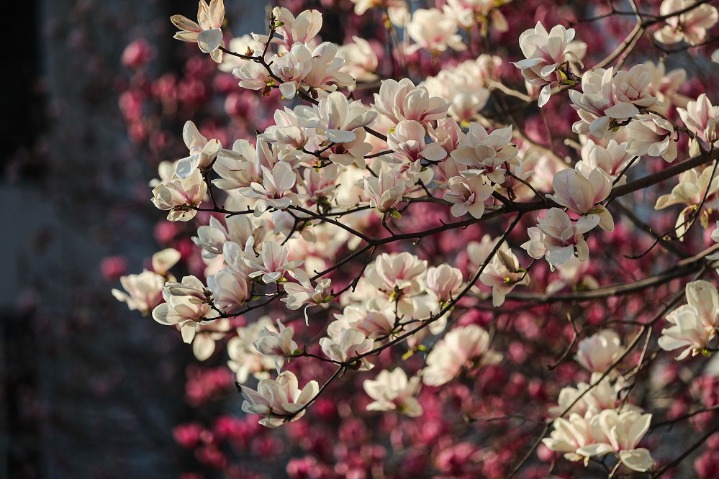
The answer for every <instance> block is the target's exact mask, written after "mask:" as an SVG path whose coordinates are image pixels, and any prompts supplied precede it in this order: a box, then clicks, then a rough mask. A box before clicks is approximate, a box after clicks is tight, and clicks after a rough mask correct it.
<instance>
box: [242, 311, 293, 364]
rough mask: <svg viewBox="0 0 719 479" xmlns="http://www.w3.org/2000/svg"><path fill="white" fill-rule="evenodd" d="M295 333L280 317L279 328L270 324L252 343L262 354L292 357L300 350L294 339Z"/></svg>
mask: <svg viewBox="0 0 719 479" xmlns="http://www.w3.org/2000/svg"><path fill="white" fill-rule="evenodd" d="M293 333H294V331H293V330H292V329H291V328H286V327H285V325H284V324H282V323H281V322H280V320H279V319H278V320H277V328H275V327H274V326H272V325H270V324H268V325H267V326H265V328H264V329H263V330H262V331H260V334H259V335H258V337H257V339H256V340H255V341H254V342H253V343H252V344H253V346H254V347H255V349H257V350H258V351H259V352H261V353H262V354H266V355H269V356H285V357H290V356H293V355H295V354H298V353H299V352H300V348H299V346H297V343H296V342H295V341H294V340H293V339H292V335H293Z"/></svg>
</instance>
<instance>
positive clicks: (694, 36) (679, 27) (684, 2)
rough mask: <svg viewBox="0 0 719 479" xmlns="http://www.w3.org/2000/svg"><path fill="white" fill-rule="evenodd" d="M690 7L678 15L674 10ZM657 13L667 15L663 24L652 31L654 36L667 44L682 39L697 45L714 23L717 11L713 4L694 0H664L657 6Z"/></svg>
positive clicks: (718, 16) (717, 15) (716, 18)
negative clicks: (699, 3) (694, 6)
mask: <svg viewBox="0 0 719 479" xmlns="http://www.w3.org/2000/svg"><path fill="white" fill-rule="evenodd" d="M692 5H696V8H692V9H690V10H688V11H686V12H684V13H681V14H679V15H672V14H673V13H674V12H678V11H681V10H685V9H687V8H689V7H691V6H692ZM659 14H660V15H662V16H668V18H667V19H665V20H664V22H665V25H664V26H663V27H662V28H660V29H659V30H657V31H655V32H654V38H655V39H656V40H657V41H659V42H662V43H664V44H667V45H672V44H674V43H679V42H681V41H682V40H684V41H686V42H687V43H688V44H690V45H698V44H700V43H702V42H703V41H704V39H705V38H706V34H707V30H708V29H710V28H711V27H713V26H714V25H716V23H717V20H718V19H719V12H717V9H716V7H714V6H713V5H708V4H706V3H705V4H702V5H698V2H696V1H695V0H664V1H663V2H662V5H661V7H659Z"/></svg>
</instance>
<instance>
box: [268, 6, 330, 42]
mask: <svg viewBox="0 0 719 479" xmlns="http://www.w3.org/2000/svg"><path fill="white" fill-rule="evenodd" d="M272 16H273V18H274V19H275V22H276V23H277V24H278V27H277V30H276V32H277V33H278V34H279V35H280V36H281V37H282V38H281V39H280V38H273V42H275V43H279V44H281V45H283V46H284V47H286V48H287V49H289V48H290V47H291V46H292V45H293V44H295V43H304V44H306V45H309V44H311V43H312V41H313V40H314V38H315V36H317V34H318V33H319V32H320V30H321V29H322V14H321V13H320V12H319V11H317V10H304V11H302V12H301V13H300V14H299V15H297V17H295V16H294V15H292V12H290V11H289V10H288V9H286V8H285V7H275V8H273V9H272Z"/></svg>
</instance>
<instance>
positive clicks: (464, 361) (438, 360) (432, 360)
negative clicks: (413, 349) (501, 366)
mask: <svg viewBox="0 0 719 479" xmlns="http://www.w3.org/2000/svg"><path fill="white" fill-rule="evenodd" d="M499 359H500V356H499V355H498V354H497V353H495V352H493V351H490V350H489V333H487V331H486V330H484V329H483V328H481V327H480V326H477V325H476V324H471V325H469V326H461V327H457V328H454V329H453V330H452V331H450V332H449V333H447V335H446V336H445V337H444V338H442V339H441V340H440V341H438V342H437V343H436V344H435V345H434V348H433V349H432V351H430V353H429V354H428V355H427V361H426V362H427V365H426V366H425V368H424V369H423V370H422V382H424V384H426V385H428V386H441V385H442V384H446V383H448V382H449V381H451V380H452V379H454V378H455V376H457V374H459V372H460V371H461V370H462V368H465V367H469V368H471V367H475V366H478V365H482V364H492V363H494V362H497V361H498V360H499Z"/></svg>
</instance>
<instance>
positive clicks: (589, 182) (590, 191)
mask: <svg viewBox="0 0 719 479" xmlns="http://www.w3.org/2000/svg"><path fill="white" fill-rule="evenodd" d="M552 186H553V187H554V193H555V194H553V195H547V197H548V198H551V199H552V200H554V201H555V202H557V203H558V204H560V205H562V206H564V207H566V208H569V209H570V210H572V211H574V212H575V213H577V214H580V215H597V216H598V217H599V226H600V227H601V228H602V229H604V230H606V231H612V230H613V229H614V220H613V219H612V215H611V214H610V213H609V210H607V208H606V207H605V206H603V205H597V203H599V202H601V201H604V200H605V199H607V196H609V193H610V192H611V191H612V184H611V183H610V182H609V179H608V178H607V175H606V174H604V172H603V171H602V170H600V169H595V170H592V171H591V172H590V173H589V177H588V178H585V177H584V176H583V175H582V174H581V173H580V172H579V171H577V170H573V169H571V168H568V169H565V170H561V171H558V172H557V174H556V175H554V180H553V181H552Z"/></svg>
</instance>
